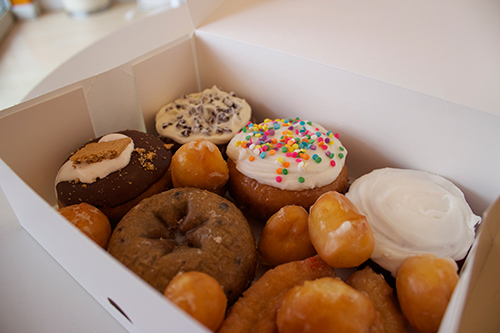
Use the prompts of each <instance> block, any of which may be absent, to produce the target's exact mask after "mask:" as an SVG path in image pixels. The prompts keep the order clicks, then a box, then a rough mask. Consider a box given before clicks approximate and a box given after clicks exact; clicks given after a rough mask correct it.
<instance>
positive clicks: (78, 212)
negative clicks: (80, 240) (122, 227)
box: [58, 202, 111, 249]
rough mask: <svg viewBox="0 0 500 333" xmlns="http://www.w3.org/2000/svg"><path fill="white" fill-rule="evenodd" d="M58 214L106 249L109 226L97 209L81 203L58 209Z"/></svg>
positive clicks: (105, 218)
mask: <svg viewBox="0 0 500 333" xmlns="http://www.w3.org/2000/svg"><path fill="white" fill-rule="evenodd" d="M58 212H59V213H60V214H61V215H62V216H64V217H65V218H66V219H67V220H68V221H69V222H71V223H72V224H73V225H74V226H75V227H77V228H78V229H79V230H80V231H81V232H83V233H84V234H85V235H86V236H87V237H89V238H90V239H91V240H93V241H94V242H95V243H96V244H97V245H99V246H100V247H102V248H103V249H106V247H107V246H108V242H109V239H110V237H111V224H110V223H109V220H108V218H107V217H106V215H104V214H103V213H102V212H101V211H100V210H99V209H97V208H96V207H94V206H92V205H89V204H88V203H85V202H82V203H80V204H76V205H71V206H66V207H62V208H59V209H58Z"/></svg>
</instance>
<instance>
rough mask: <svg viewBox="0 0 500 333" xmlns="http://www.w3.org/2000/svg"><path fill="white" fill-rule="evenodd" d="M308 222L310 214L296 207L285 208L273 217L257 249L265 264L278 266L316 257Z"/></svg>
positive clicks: (263, 232)
mask: <svg viewBox="0 0 500 333" xmlns="http://www.w3.org/2000/svg"><path fill="white" fill-rule="evenodd" d="M308 218H309V214H308V213H307V211H306V210H305V209H304V208H303V207H302V206H296V205H289V206H285V207H283V208H281V209H280V210H279V211H278V212H277V213H276V214H274V215H273V216H271V217H270V218H269V220H267V222H266V225H265V226H264V228H263V230H262V233H261V235H260V238H259V242H258V245H257V248H258V251H259V254H260V257H261V259H262V260H263V262H264V263H266V264H268V265H271V266H277V265H279V264H283V263H286V262H290V261H295V260H302V259H306V258H309V257H312V256H313V255H315V254H316V250H315V249H314V247H313V245H312V244H311V240H310V238H309V229H308V221H307V220H308Z"/></svg>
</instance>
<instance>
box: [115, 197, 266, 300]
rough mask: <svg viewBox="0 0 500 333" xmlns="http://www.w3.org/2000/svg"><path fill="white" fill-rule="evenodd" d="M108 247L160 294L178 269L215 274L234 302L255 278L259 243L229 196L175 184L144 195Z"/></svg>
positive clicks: (126, 216)
mask: <svg viewBox="0 0 500 333" xmlns="http://www.w3.org/2000/svg"><path fill="white" fill-rule="evenodd" d="M108 252H109V253H110V254H111V255H113V256H114V257H115V258H116V259H118V260H119V261H120V262H122V263H123V264H124V265H125V266H127V267H128V268H129V269H130V270H132V271H133V272H134V273H136V274H137V275H138V276H140V277H141V278H142V279H144V280H145V281H146V282H148V283H149V284H150V285H151V286H153V287H154V288H155V289H157V290H158V291H159V292H161V293H162V294H163V293H164V291H165V288H166V287H167V285H168V284H169V282H170V281H171V280H172V278H173V277H174V276H176V275H177V274H178V273H179V272H189V271H199V272H203V273H206V274H208V275H210V276H212V277H213V278H215V279H216V280H217V281H218V282H219V283H220V285H221V286H222V288H223V290H224V293H225V294H226V296H227V299H228V303H229V304H230V303H232V302H234V301H235V300H236V298H237V297H238V296H239V295H240V294H241V293H242V292H243V290H244V289H245V288H246V287H247V286H248V285H249V284H250V282H251V281H252V279H253V278H254V274H255V269H256V260H257V259H256V258H257V255H256V245H255V239H254V236H253V233H252V230H251V229H250V226H249V224H248V222H247V220H246V218H245V217H244V216H243V214H242V213H241V211H240V210H238V209H237V208H236V207H235V206H234V205H233V204H232V203H231V202H229V201H228V200H226V199H225V198H223V197H221V196H219V195H217V194H214V193H212V192H209V191H206V190H201V189H195V188H188V187H186V188H176V189H171V190H169V191H166V192H163V193H160V194H157V195H154V196H152V197H150V198H148V199H145V200H143V201H142V202H141V203H140V204H139V205H137V206H136V207H134V208H133V209H132V210H130V211H129V212H128V213H127V214H126V215H125V216H124V218H123V219H122V220H121V221H120V223H119V224H118V226H117V227H116V229H115V230H114V231H113V234H112V236H111V240H110V242H109V246H108Z"/></svg>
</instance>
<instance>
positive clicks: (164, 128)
mask: <svg viewBox="0 0 500 333" xmlns="http://www.w3.org/2000/svg"><path fill="white" fill-rule="evenodd" d="M251 114H252V109H251V108H250V105H249V104H248V103H247V102H246V101H245V100H244V99H241V98H238V97H236V95H235V94H234V93H227V92H224V91H221V90H219V89H218V88H217V87H216V86H213V87H212V88H211V89H205V90H203V91H202V92H200V93H193V94H190V95H187V96H183V97H182V98H179V99H176V100H175V101H173V102H171V103H169V104H167V105H165V106H163V107H162V108H161V109H160V111H158V113H157V114H156V117H155V124H156V131H157V132H158V134H160V135H161V136H163V137H165V138H170V139H172V140H174V141H175V142H177V143H180V144H184V143H187V142H189V141H191V140H195V139H200V138H203V139H206V140H208V141H211V142H213V143H215V144H225V143H227V142H229V140H231V138H232V137H233V136H234V134H236V133H237V132H238V131H239V130H240V129H241V128H242V127H243V126H245V125H246V123H247V122H248V121H249V120H250V117H251Z"/></svg>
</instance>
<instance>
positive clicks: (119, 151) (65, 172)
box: [56, 133, 134, 184]
mask: <svg viewBox="0 0 500 333" xmlns="http://www.w3.org/2000/svg"><path fill="white" fill-rule="evenodd" d="M133 151H134V142H133V141H132V139H131V138H129V137H128V136H126V135H123V134H118V133H113V134H108V135H105V136H103V137H102V138H101V139H100V140H99V141H98V142H97V143H89V144H88V145H86V146H85V147H83V148H82V149H80V150H78V151H77V152H76V153H75V154H74V155H73V156H72V157H71V158H70V159H69V160H68V161H66V163H64V164H63V166H62V167H61V168H60V169H59V172H58V173H57V177H56V184H58V183H60V182H64V181H78V182H81V183H87V184H89V183H92V182H94V181H95V180H96V179H97V178H104V177H106V176H107V175H109V174H110V173H112V172H115V171H118V170H120V169H122V168H124V167H125V166H127V165H128V164H129V162H130V156H131V155H132V152H133ZM75 155H76V158H73V157H74V156H75Z"/></svg>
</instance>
